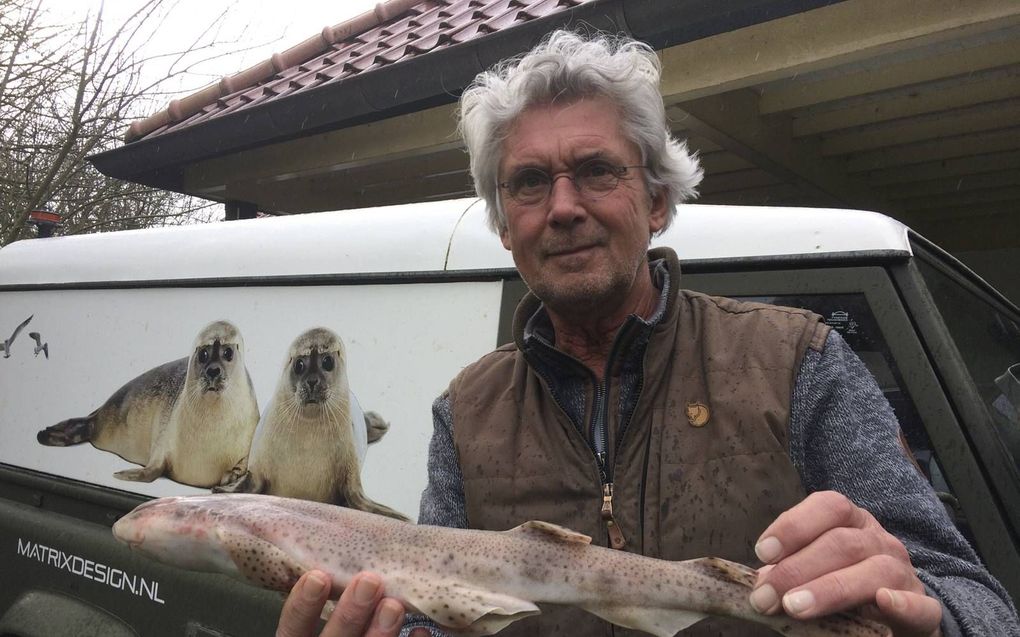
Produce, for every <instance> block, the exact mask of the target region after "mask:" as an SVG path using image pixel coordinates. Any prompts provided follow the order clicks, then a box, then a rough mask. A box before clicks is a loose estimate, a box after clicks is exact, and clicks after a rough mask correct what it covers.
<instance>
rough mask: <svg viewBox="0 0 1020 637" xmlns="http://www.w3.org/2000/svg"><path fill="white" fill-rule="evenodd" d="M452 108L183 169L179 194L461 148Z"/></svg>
mask: <svg viewBox="0 0 1020 637" xmlns="http://www.w3.org/2000/svg"><path fill="white" fill-rule="evenodd" d="M455 108H456V105H455V104H448V105H445V106H438V107H435V108H430V109H427V110H423V111H418V112H414V113H408V114H406V115H401V116H398V117H393V118H390V119H386V120H381V121H378V122H371V123H368V124H361V125H359V126H352V127H350V128H343V129H339V130H335V131H329V132H325V133H319V134H315V135H309V136H307V137H301V138H298V139H293V140H289V141H285V142H280V143H276V144H270V145H268V146H262V147H259V148H253V149H249V150H245V151H241V152H238V153H233V154H231V155H227V156H223V157H217V158H214V159H209V160H205V161H201V162H196V163H195V164H193V165H191V166H188V167H187V168H186V169H185V171H184V178H183V190H185V191H186V192H189V193H193V194H197V195H202V194H203V193H213V192H223V191H224V189H226V190H227V191H230V190H233V188H232V187H231V184H237V183H240V182H256V181H257V182H271V181H275V180H290V179H295V178H300V177H307V176H313V175H320V174H326V173H330V172H336V171H342V170H347V169H350V168H356V167H358V166H365V165H369V164H376V163H381V162H384V161H387V160H392V159H397V158H404V157H409V156H414V155H424V154H430V153H435V152H440V151H444V150H449V149H451V148H460V147H461V146H462V143H461V140H460V137H459V135H458V134H457V129H456V127H457V123H456V118H455Z"/></svg>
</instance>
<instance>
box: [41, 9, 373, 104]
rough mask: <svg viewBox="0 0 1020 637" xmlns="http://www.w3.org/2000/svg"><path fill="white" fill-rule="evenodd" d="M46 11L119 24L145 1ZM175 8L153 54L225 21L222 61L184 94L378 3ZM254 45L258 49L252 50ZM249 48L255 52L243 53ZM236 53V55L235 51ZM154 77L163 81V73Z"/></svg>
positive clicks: (151, 47) (188, 81)
mask: <svg viewBox="0 0 1020 637" xmlns="http://www.w3.org/2000/svg"><path fill="white" fill-rule="evenodd" d="M42 2H43V6H44V8H45V9H46V10H47V11H48V12H50V13H51V14H52V15H53V16H55V17H58V18H60V21H61V22H63V21H64V20H67V21H71V20H74V19H80V18H81V17H84V16H85V14H86V13H87V12H90V11H91V12H95V11H96V10H97V9H98V8H99V7H100V5H103V14H104V16H105V18H104V19H105V21H106V22H107V24H111V25H112V24H115V23H119V22H120V21H123V20H124V19H125V18H126V17H128V16H130V15H131V13H132V12H133V11H134V10H135V9H137V7H138V6H139V5H140V4H142V0H106V2H105V3H104V2H102V0H42ZM165 2H166V4H167V5H168V6H169V7H172V10H171V11H170V12H169V13H168V15H167V17H166V20H165V21H164V22H163V23H162V24H161V25H160V27H159V28H158V29H157V30H156V32H155V33H154V34H153V36H152V37H151V38H148V39H147V41H146V42H145V51H146V53H147V54H150V55H158V54H160V53H165V52H170V51H174V50H176V49H179V48H180V46H181V44H182V43H185V42H190V41H192V40H194V39H195V38H197V37H199V36H200V35H201V33H202V31H203V30H205V29H206V28H207V27H208V25H209V24H210V22H213V21H214V20H215V19H216V18H217V17H218V16H219V15H220V14H221V13H224V12H226V13H225V18H224V21H223V24H222V27H221V30H220V31H219V34H218V39H219V40H221V41H222V42H223V44H222V45H221V46H220V51H221V52H223V53H224V55H223V56H222V57H218V58H217V59H215V60H211V61H209V62H206V63H204V64H202V65H201V66H199V67H198V68H197V69H196V71H197V72H196V73H193V74H191V75H190V76H189V77H187V78H182V80H181V81H180V82H179V83H178V87H176V88H175V90H178V91H180V92H182V93H184V94H187V93H190V92H192V91H194V90H197V89H199V88H201V87H202V86H205V85H207V84H209V83H210V82H212V81H215V80H217V79H219V78H220V77H222V76H224V75H232V74H233V73H236V72H238V71H241V70H243V69H245V68H248V67H249V66H251V65H253V64H255V63H257V62H259V61H261V60H264V59H266V58H268V57H269V56H270V55H272V54H273V53H274V52H277V51H283V50H285V49H287V48H289V47H291V46H293V45H295V44H298V43H299V42H301V41H302V40H304V39H306V38H308V37H310V36H312V35H315V34H316V33H318V32H320V31H321V30H322V28H323V27H324V26H327V25H334V24H338V23H340V22H343V21H344V20H347V19H349V18H352V17H354V16H356V15H359V14H361V13H364V12H365V11H369V10H371V9H372V8H373V7H375V5H376V4H377V2H376V0H165ZM253 45H255V46H254V48H250V47H252V46H253ZM244 49H250V50H244ZM231 52H233V53H231ZM155 66H156V65H155V64H153V67H154V68H153V69H152V74H153V76H154V77H159V74H160V73H161V72H162V69H158V68H155Z"/></svg>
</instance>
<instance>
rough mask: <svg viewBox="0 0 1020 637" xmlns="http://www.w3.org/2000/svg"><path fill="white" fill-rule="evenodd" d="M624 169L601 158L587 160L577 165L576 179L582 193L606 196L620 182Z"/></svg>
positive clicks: (595, 196) (592, 195) (593, 196)
mask: <svg viewBox="0 0 1020 637" xmlns="http://www.w3.org/2000/svg"><path fill="white" fill-rule="evenodd" d="M623 170H626V169H622V168H620V167H619V166H614V165H612V164H610V163H609V162H606V161H603V160H601V159H593V160H591V161H586V162H584V163H583V164H581V165H580V166H578V167H577V173H576V175H575V177H574V181H575V182H576V183H577V185H578V187H579V188H580V190H581V193H582V194H585V195H587V196H589V197H592V198H598V197H605V196H606V195H608V194H609V193H611V192H613V190H614V189H615V188H616V186H617V185H618V184H619V183H620V175H621V173H622V171H623Z"/></svg>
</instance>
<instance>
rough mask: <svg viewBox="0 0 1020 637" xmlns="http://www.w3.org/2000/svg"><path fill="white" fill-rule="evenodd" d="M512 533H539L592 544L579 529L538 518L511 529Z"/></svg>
mask: <svg viewBox="0 0 1020 637" xmlns="http://www.w3.org/2000/svg"><path fill="white" fill-rule="evenodd" d="M509 532H510V533H537V534H539V535H542V536H545V537H548V538H549V539H553V540H559V541H561V542H577V543H578V544H591V538H590V537H588V536H587V535H585V534H584V533H578V532H577V531H571V530H570V529H568V528H566V527H563V526H559V525H557V524H552V523H550V522H540V521H538V520H531V521H530V522H525V523H524V524H522V525H520V526H518V527H516V528H513V529H510V531H509Z"/></svg>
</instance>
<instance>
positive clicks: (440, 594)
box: [404, 582, 541, 635]
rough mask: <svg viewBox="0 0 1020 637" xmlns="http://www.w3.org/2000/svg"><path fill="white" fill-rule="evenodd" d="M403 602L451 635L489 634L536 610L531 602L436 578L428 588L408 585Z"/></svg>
mask: <svg viewBox="0 0 1020 637" xmlns="http://www.w3.org/2000/svg"><path fill="white" fill-rule="evenodd" d="M404 590H406V591H417V592H420V595H414V594H411V595H407V596H406V599H407V602H408V603H409V604H410V605H411V606H413V607H414V608H415V609H416V610H418V611H419V612H422V613H424V614H426V615H428V616H429V617H430V618H432V621H434V622H436V623H437V624H439V625H440V626H442V627H443V628H444V629H447V630H448V632H450V633H451V634H455V635H492V634H493V633H497V632H499V631H501V630H503V629H504V628H506V627H507V626H508V625H510V624H512V623H513V622H515V621H517V620H518V619H523V618H525V617H528V616H530V615H537V614H539V612H541V611H539V609H538V606H535V604H533V603H532V602H530V601H528V600H526V599H521V598H519V597H514V596H512V595H504V594H501V593H494V592H492V591H488V590H485V589H481V588H471V587H469V586H463V585H461V584H451V583H446V582H438V583H436V584H435V585H434V586H431V587H429V590H421V589H420V588H419V587H411V586H408V587H406V588H405V589H404Z"/></svg>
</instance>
